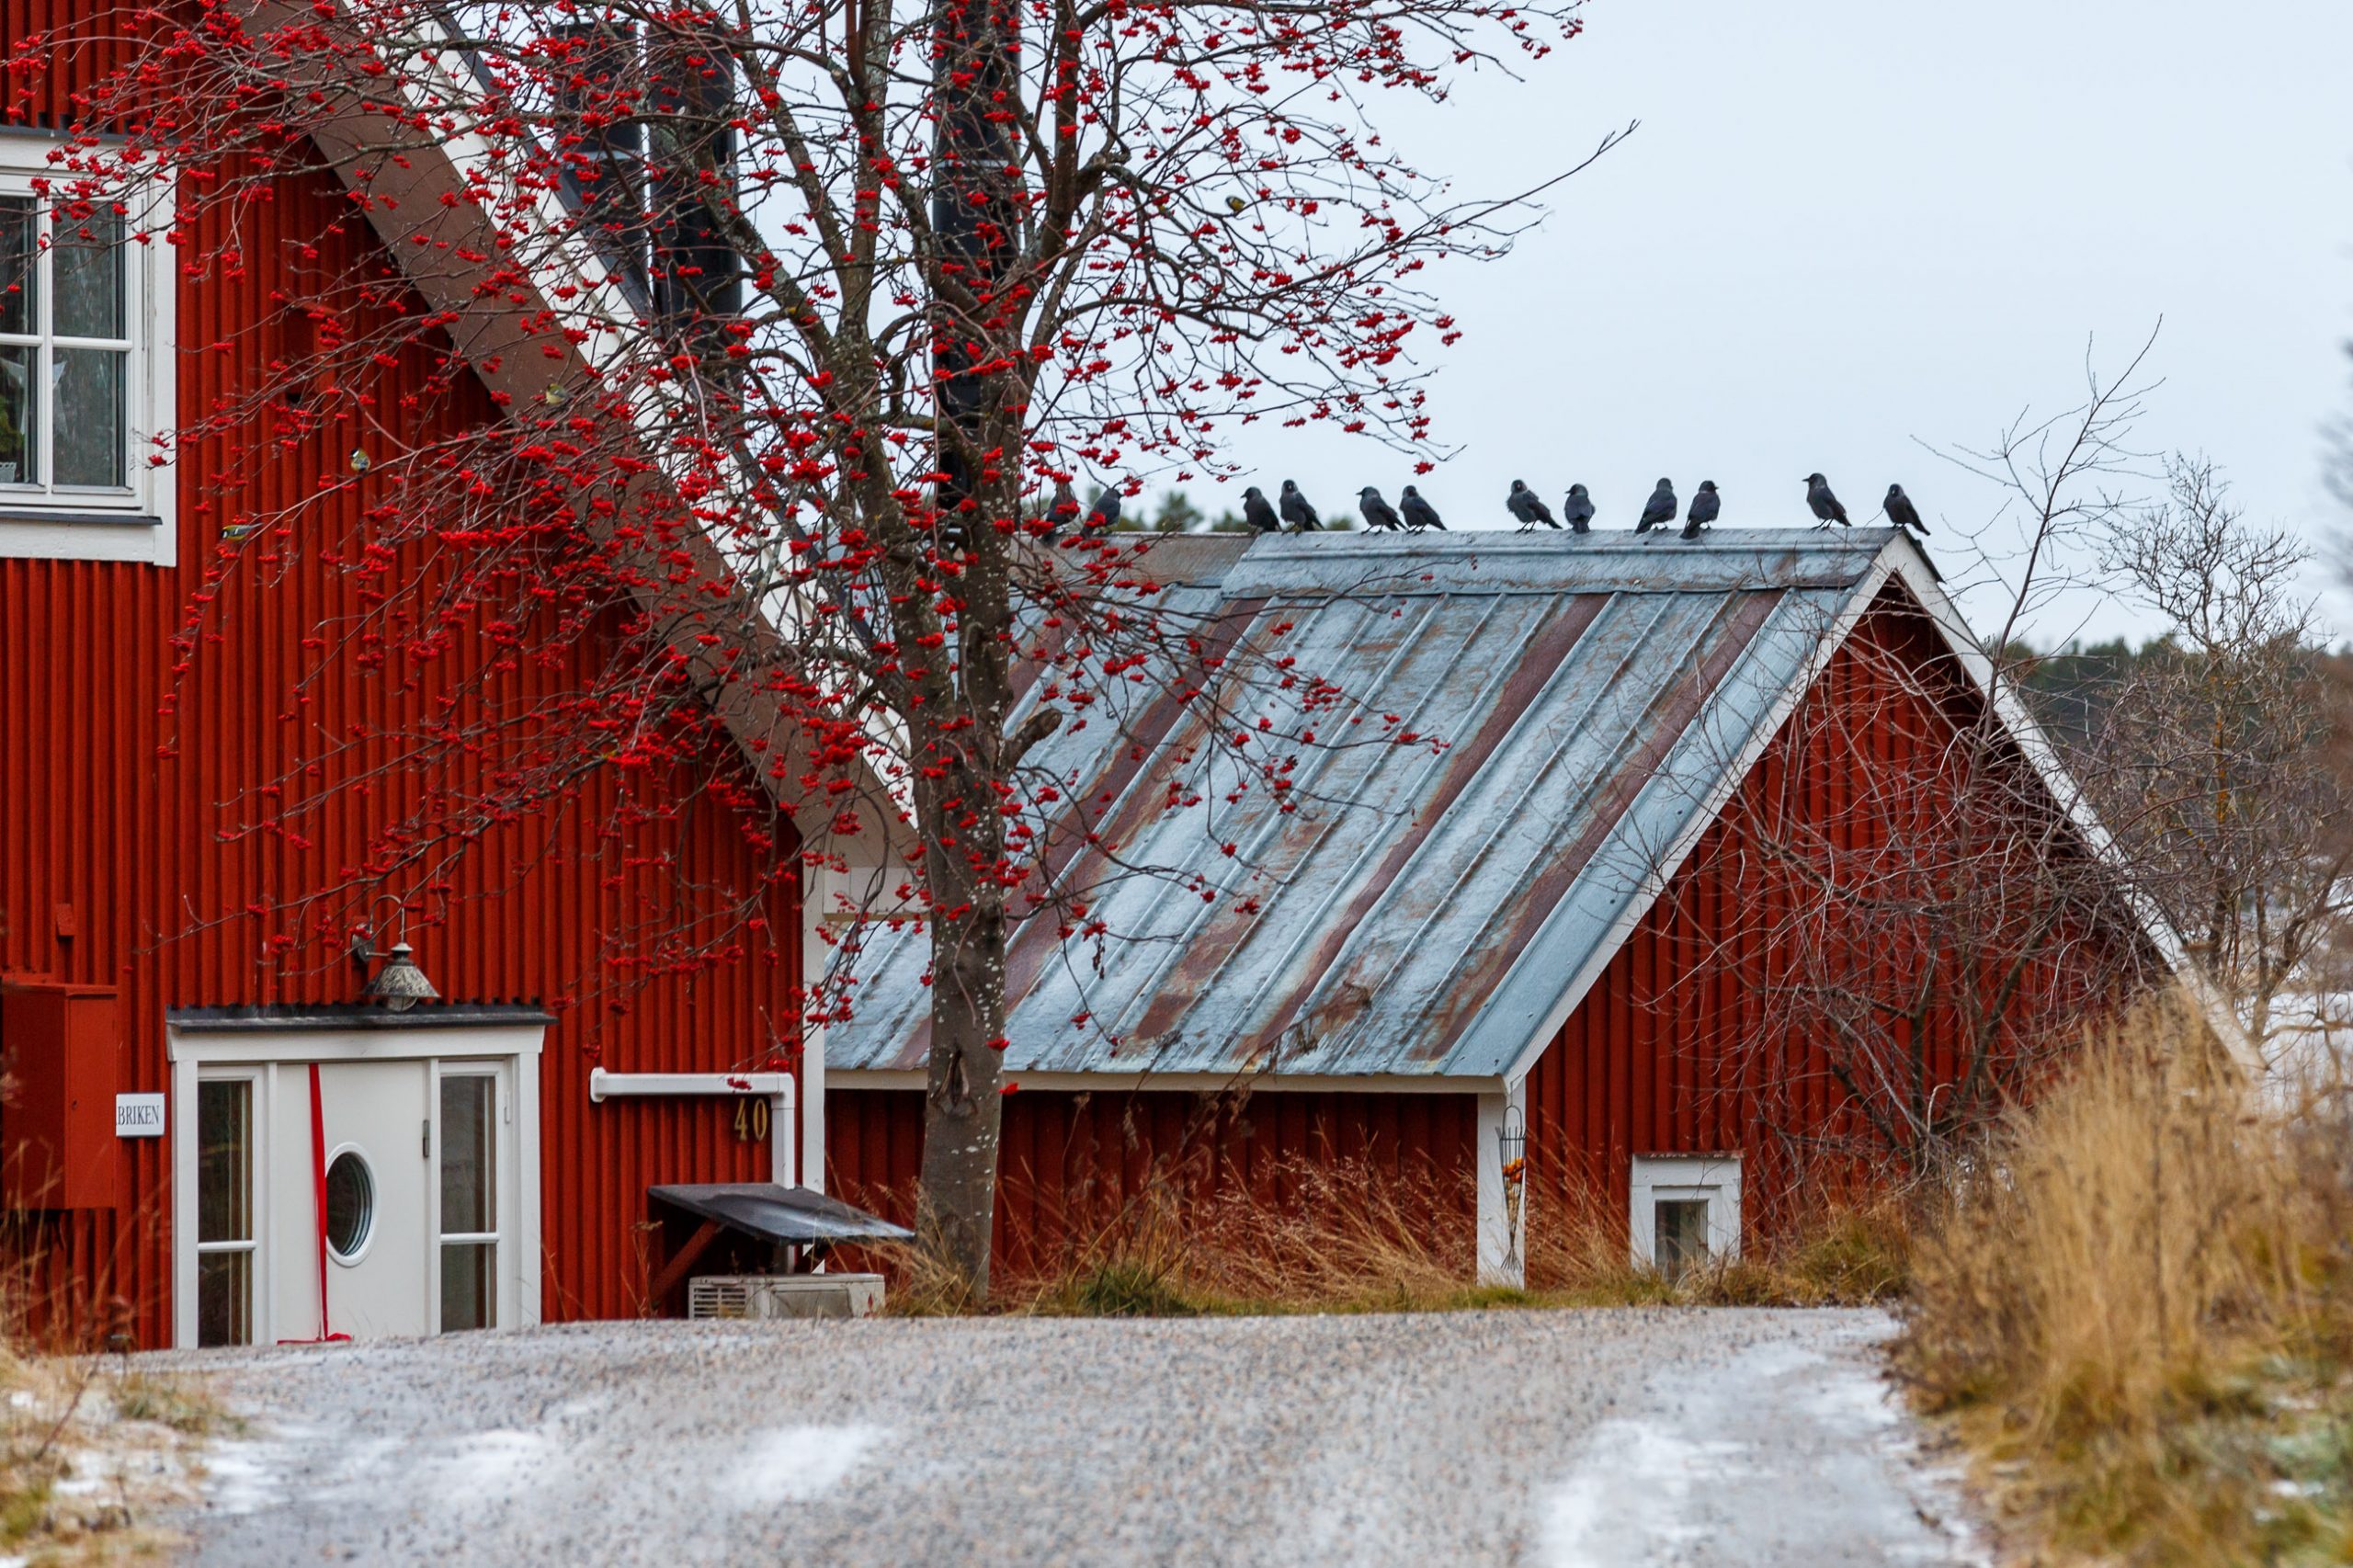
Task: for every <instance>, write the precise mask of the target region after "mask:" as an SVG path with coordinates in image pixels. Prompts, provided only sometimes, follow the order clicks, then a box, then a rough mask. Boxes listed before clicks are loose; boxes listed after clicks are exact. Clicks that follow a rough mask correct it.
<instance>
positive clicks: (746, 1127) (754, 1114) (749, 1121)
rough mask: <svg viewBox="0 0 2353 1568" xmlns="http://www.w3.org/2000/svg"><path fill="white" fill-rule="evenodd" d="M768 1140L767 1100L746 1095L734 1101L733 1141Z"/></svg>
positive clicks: (760, 1141) (757, 1141) (759, 1141)
mask: <svg viewBox="0 0 2353 1568" xmlns="http://www.w3.org/2000/svg"><path fill="white" fill-rule="evenodd" d="M767 1141H768V1102H767V1101H766V1100H763V1099H754V1098H751V1097H749V1096H746V1097H745V1098H743V1099H740V1100H737V1101H736V1102H735V1142H738V1143H765V1142H767Z"/></svg>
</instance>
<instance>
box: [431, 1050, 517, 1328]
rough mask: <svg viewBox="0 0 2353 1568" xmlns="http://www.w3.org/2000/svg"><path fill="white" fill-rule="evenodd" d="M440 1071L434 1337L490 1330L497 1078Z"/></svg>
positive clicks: (495, 1264)
mask: <svg viewBox="0 0 2353 1568" xmlns="http://www.w3.org/2000/svg"><path fill="white" fill-rule="evenodd" d="M501 1076H502V1074H499V1073H498V1072H496V1071H495V1070H492V1071H487V1072H484V1071H466V1070H462V1069H453V1068H451V1067H449V1066H448V1065H446V1064H445V1065H444V1066H443V1068H442V1070H441V1104H440V1113H441V1114H440V1127H441V1137H440V1145H441V1184H440V1185H441V1206H440V1208H441V1219H440V1227H441V1234H440V1246H441V1256H440V1264H441V1331H442V1332H443V1333H444V1334H448V1333H451V1332H454V1331H455V1330H458V1329H464V1328H495V1327H496V1326H498V1282H499V1267H500V1257H499V1249H500V1247H501V1246H502V1245H503V1244H505V1238H504V1237H503V1236H502V1235H501V1226H500V1223H499V1200H498V1184H499V1170H498V1165H499V1160H498V1145H499V1142H500V1140H499V1136H498V1133H499V1126H500V1121H501V1117H502V1108H501V1105H500V1100H501V1097H502V1096H500V1093H499V1080H500V1078H501Z"/></svg>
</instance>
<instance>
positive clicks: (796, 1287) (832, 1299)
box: [687, 1274, 882, 1319]
mask: <svg viewBox="0 0 2353 1568" xmlns="http://www.w3.org/2000/svg"><path fill="white" fill-rule="evenodd" d="M881 1310H882V1276H881V1275H880V1274H705V1275H701V1276H699V1278H694V1279H690V1280H688V1282H687V1316H688V1317H689V1318H711V1319H718V1318H870V1317H873V1316H874V1315H875V1314H877V1313H878V1312H881Z"/></svg>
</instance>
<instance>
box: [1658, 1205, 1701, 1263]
mask: <svg viewBox="0 0 2353 1568" xmlns="http://www.w3.org/2000/svg"><path fill="white" fill-rule="evenodd" d="M1653 1213H1654V1221H1653V1223H1654V1226H1655V1227H1656V1228H1655V1230H1654V1233H1653V1234H1652V1238H1651V1257H1652V1260H1653V1261H1654V1262H1655V1263H1656V1264H1657V1265H1658V1271H1659V1272H1660V1273H1661V1274H1664V1275H1665V1276H1666V1277H1667V1278H1670V1279H1672V1278H1675V1277H1676V1276H1677V1275H1678V1274H1681V1273H1682V1272H1683V1271H1684V1270H1685V1269H1687V1268H1689V1267H1692V1266H1693V1265H1694V1264H1699V1263H1705V1262H1707V1261H1708V1200H1707V1199H1704V1198H1679V1199H1663V1200H1661V1201H1660V1202H1659V1203H1658V1204H1657V1206H1656V1207H1655V1208H1654V1210H1653Z"/></svg>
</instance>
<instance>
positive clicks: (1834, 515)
mask: <svg viewBox="0 0 2353 1568" xmlns="http://www.w3.org/2000/svg"><path fill="white" fill-rule="evenodd" d="M1805 504H1806V505H1807V506H1811V507H1813V515H1814V517H1816V518H1818V519H1819V523H1818V525H1817V526H1819V527H1821V528H1828V527H1829V526H1830V525H1831V524H1833V523H1836V524H1837V525H1838V526H1839V527H1840V528H1853V527H1854V526H1855V524H1854V520H1853V519H1852V518H1850V517H1847V508H1846V507H1845V506H1841V505H1840V504H1839V501H1838V497H1836V495H1833V494H1830V482H1829V481H1828V480H1826V479H1824V478H1823V477H1822V475H1820V474H1818V473H1809V474H1807V475H1806V476H1805Z"/></svg>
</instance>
